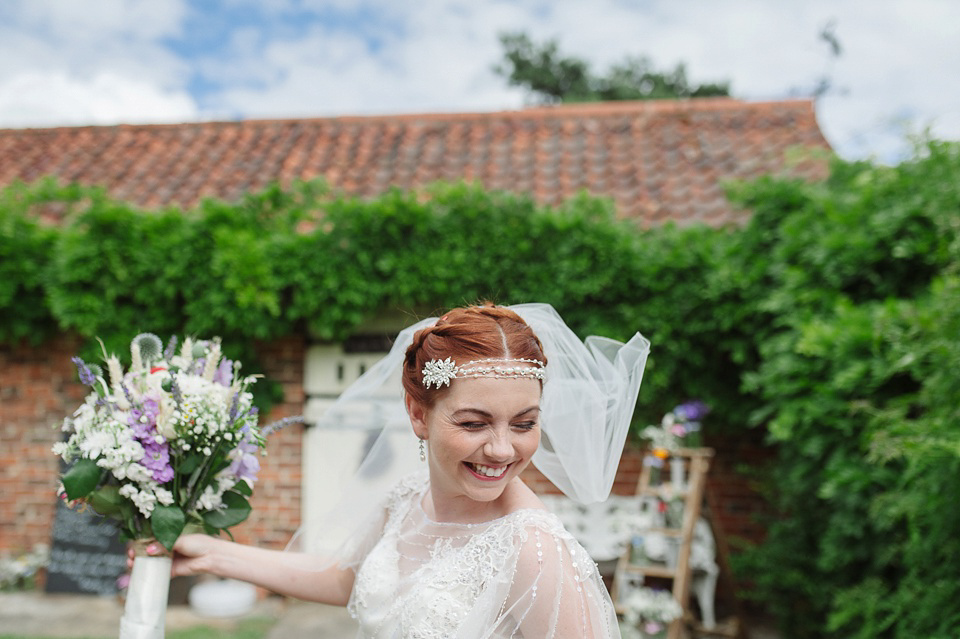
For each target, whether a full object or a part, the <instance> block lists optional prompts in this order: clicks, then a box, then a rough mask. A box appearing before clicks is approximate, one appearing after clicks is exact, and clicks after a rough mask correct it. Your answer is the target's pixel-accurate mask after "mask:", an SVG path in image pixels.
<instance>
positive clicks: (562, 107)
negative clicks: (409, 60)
mask: <svg viewBox="0 0 960 639" xmlns="http://www.w3.org/2000/svg"><path fill="white" fill-rule="evenodd" d="M791 107H793V108H800V109H804V110H809V111H813V109H814V100H813V99H811V98H789V99H784V100H762V101H749V100H742V99H739V98H728V97H710V98H683V99H671V100H616V101H607V102H574V103H563V104H550V105H536V106H530V107H523V108H519V109H504V110H500V111H449V112H444V111H437V112H424V113H389V114H369V115H330V116H311V117H300V118H297V117H291V118H246V119H234V120H216V119H211V120H190V121H185V122H155V123H119V124H84V125H76V126H71V125H60V126H52V127H23V128H3V127H0V133H7V132H17V133H23V132H27V131H31V132H58V131H67V130H69V131H80V130H106V129H116V130H135V129H168V128H183V127H191V128H193V127H222V126H250V125H289V126H293V125H297V124H314V123H322V122H337V123H348V124H355V123H364V122H371V123H372V122H410V121H417V120H419V121H431V122H454V121H472V120H478V119H485V120H488V119H490V118H491V117H500V118H507V119H544V118H550V117H558V118H568V117H583V116H591V115H592V116H612V115H627V114H633V115H654V114H670V113H694V112H706V111H729V110H755V109H770V108H776V109H784V108H791Z"/></svg>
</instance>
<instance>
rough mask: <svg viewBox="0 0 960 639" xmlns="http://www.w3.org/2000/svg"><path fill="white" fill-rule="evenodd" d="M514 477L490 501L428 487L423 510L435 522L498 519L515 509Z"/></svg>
mask: <svg viewBox="0 0 960 639" xmlns="http://www.w3.org/2000/svg"><path fill="white" fill-rule="evenodd" d="M518 481H519V480H517V479H514V480H513V481H511V482H510V484H508V485H507V487H506V488H504V491H503V493H502V494H501V495H500V496H499V497H497V498H496V499H494V500H492V501H477V500H475V499H470V498H469V497H466V496H463V495H444V494H443V493H442V492H441V491H437V490H434V489H433V487H432V486H431V487H430V489H429V490H428V491H427V493H426V494H425V495H424V497H423V511H424V513H426V515H427V517H429V518H430V519H432V520H433V521H436V522H441V523H448V524H482V523H485V522H488V521H493V520H494V519H499V518H501V517H504V516H506V515H509V514H510V513H511V512H513V511H514V510H516V508H514V507H513V505H512V504H513V502H514V499H513V497H512V496H513V495H514V493H515V492H516V486H514V484H515V483H518Z"/></svg>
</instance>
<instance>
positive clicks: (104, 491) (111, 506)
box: [89, 486, 126, 516]
mask: <svg viewBox="0 0 960 639" xmlns="http://www.w3.org/2000/svg"><path fill="white" fill-rule="evenodd" d="M89 500H90V507H91V508H93V509H94V510H95V511H97V512H98V513H100V514H101V515H105V516H112V515H118V514H121V506H122V505H123V504H124V503H125V502H126V499H124V498H123V497H121V496H120V487H119V486H102V487H101V488H100V489H99V490H97V491H94V492H93V493H91V494H90V497H89Z"/></svg>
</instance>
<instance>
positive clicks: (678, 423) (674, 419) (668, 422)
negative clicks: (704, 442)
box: [640, 401, 710, 488]
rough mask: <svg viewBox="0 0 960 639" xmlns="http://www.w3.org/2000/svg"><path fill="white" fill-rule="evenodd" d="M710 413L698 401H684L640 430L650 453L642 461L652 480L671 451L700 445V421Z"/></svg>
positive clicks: (655, 482)
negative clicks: (647, 468) (658, 419)
mask: <svg viewBox="0 0 960 639" xmlns="http://www.w3.org/2000/svg"><path fill="white" fill-rule="evenodd" d="M709 412H710V407H709V406H707V405H706V404H705V403H703V402H701V401H689V402H685V403H683V404H679V405H678V406H676V407H675V408H674V409H673V410H672V411H670V412H668V413H667V414H666V415H664V416H663V419H661V420H660V424H659V425H654V426H647V427H646V428H644V429H643V431H641V433H640V437H641V438H642V439H645V440H647V441H648V442H649V445H650V453H649V454H648V455H646V457H644V460H643V463H644V465H646V466H649V467H650V470H651V473H650V474H651V483H653V484H654V485H656V484H658V483H659V481H660V476H661V469H662V468H663V464H664V462H665V461H666V460H667V459H668V458H669V457H670V456H671V455H672V454H673V453H675V452H676V451H678V450H680V449H681V448H698V447H699V446H700V445H701V437H700V428H701V423H700V421H701V420H702V419H703V418H704V417H706V416H707V414H708V413H709ZM677 487H678V488H682V485H678V486H677Z"/></svg>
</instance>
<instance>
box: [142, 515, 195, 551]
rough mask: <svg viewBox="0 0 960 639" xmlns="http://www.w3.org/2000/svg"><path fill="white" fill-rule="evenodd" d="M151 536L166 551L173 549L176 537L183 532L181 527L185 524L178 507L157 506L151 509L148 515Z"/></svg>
mask: <svg viewBox="0 0 960 639" xmlns="http://www.w3.org/2000/svg"><path fill="white" fill-rule="evenodd" d="M150 522H151V526H152V527H153V535H154V537H156V538H157V541H159V542H160V543H161V544H163V545H164V547H165V548H166V549H167V550H171V549H173V544H174V543H176V541H177V537H179V536H180V533H182V532H183V527H184V526H186V524H187V517H186V515H184V514H183V511H182V510H181V509H180V507H179V506H162V505H159V504H158V505H157V506H154V508H153V513H152V514H151V515H150Z"/></svg>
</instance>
